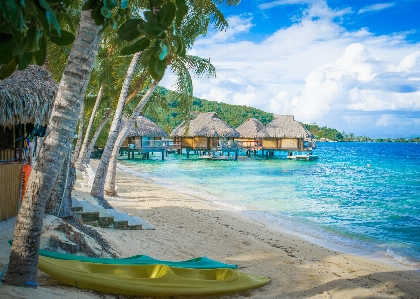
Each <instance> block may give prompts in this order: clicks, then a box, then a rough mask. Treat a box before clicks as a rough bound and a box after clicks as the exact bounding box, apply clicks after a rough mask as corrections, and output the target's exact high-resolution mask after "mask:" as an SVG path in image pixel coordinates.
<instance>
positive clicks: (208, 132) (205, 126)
mask: <svg viewBox="0 0 420 299" xmlns="http://www.w3.org/2000/svg"><path fill="white" fill-rule="evenodd" d="M171 136H173V137H181V136H182V137H239V133H238V132H237V131H236V130H235V129H234V128H232V127H231V126H229V125H228V124H227V123H226V122H224V121H223V120H221V119H220V118H219V117H218V116H217V114H216V112H206V113H200V114H199V115H198V116H197V117H196V118H195V119H193V120H191V121H190V123H189V126H187V123H186V122H183V123H182V124H180V125H179V126H178V127H177V128H176V129H175V130H173V131H172V133H171Z"/></svg>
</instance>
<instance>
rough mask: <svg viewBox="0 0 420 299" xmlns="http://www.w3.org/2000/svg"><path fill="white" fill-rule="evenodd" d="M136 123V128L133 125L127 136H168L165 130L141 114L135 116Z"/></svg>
mask: <svg viewBox="0 0 420 299" xmlns="http://www.w3.org/2000/svg"><path fill="white" fill-rule="evenodd" d="M136 125H137V126H136V128H135V127H133V128H132V129H131V130H130V132H129V133H128V134H127V136H149V137H168V133H166V132H165V130H163V129H162V128H161V127H159V126H158V125H157V124H156V123H154V122H153V121H152V120H151V119H150V118H148V117H146V116H144V115H143V114H140V115H139V116H137V118H136Z"/></svg>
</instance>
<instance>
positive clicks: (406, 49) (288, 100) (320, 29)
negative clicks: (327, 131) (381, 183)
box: [165, 1, 420, 136]
mask: <svg viewBox="0 0 420 299" xmlns="http://www.w3.org/2000/svg"><path fill="white" fill-rule="evenodd" d="M292 2H293V3H298V2H299V3H302V2H305V3H311V1H274V2H269V3H265V5H266V7H265V8H266V9H268V5H269V4H270V3H271V4H270V5H274V4H277V5H285V4H290V3H292ZM350 11H351V10H350V9H349V8H345V9H342V10H332V9H330V8H329V7H328V6H327V5H326V4H325V2H320V1H314V2H313V3H312V4H311V5H310V6H309V7H308V8H307V9H306V10H305V11H304V12H303V15H302V18H301V20H300V21H299V22H297V23H295V24H293V25H292V26H290V27H288V28H282V29H279V30H277V31H276V32H274V33H273V34H272V35H271V36H269V37H268V38H267V39H265V40H264V41H263V42H261V43H254V42H250V41H241V42H238V41H236V40H235V37H236V36H237V34H241V33H245V32H248V31H249V30H250V29H251V28H252V26H254V24H253V18H252V16H251V15H241V16H236V17H233V18H229V22H230V23H229V24H230V28H229V30H228V31H227V32H226V33H217V34H214V35H209V36H208V37H206V38H203V39H201V40H200V41H199V42H197V43H196V45H195V46H194V48H193V49H192V50H191V51H190V52H189V53H190V54H193V55H198V56H200V57H211V62H212V63H213V64H214V66H215V67H216V71H217V78H214V79H194V91H195V95H196V96H198V97H201V98H205V99H208V100H214V101H221V102H225V103H230V104H239V105H248V106H253V107H256V108H259V109H262V110H265V111H268V112H272V113H276V114H294V115H295V118H296V119H297V120H299V121H304V122H308V123H310V122H317V123H318V124H320V125H330V126H333V127H336V128H337V129H339V130H340V131H341V130H344V129H349V130H352V131H353V132H354V133H358V132H357V128H359V130H360V132H359V133H358V134H361V132H363V130H366V131H368V130H373V129H372V128H378V130H379V129H381V128H384V126H383V125H380V126H376V123H378V124H385V123H386V118H385V116H384V117H383V118H380V116H379V114H375V115H373V116H369V117H368V118H369V122H367V121H366V116H364V115H365V114H366V113H370V112H372V111H378V112H379V111H383V110H386V111H398V110H403V111H419V114H420V58H419V57H420V51H419V50H418V49H419V46H420V45H419V44H410V43H407V42H406V41H405V35H404V34H394V35H389V36H387V35H383V36H375V35H374V34H372V33H371V32H370V31H369V30H368V29H367V28H361V29H360V30H358V31H354V32H353V31H347V30H346V29H345V28H344V27H342V26H340V25H339V24H337V23H336V22H334V21H333V20H334V19H335V18H336V17H340V16H342V15H343V14H346V13H349V12H350ZM313 16H318V18H313ZM165 76H166V75H165ZM342 111H351V112H352V114H351V115H350V116H349V115H347V114H346V115H344V114H342ZM346 113H347V112H346ZM354 113H356V114H358V115H354ZM383 114H384V115H386V114H387V113H383ZM388 114H389V113H388ZM343 115H344V116H343ZM393 115H394V114H393ZM393 117H395V118H396V119H398V118H400V117H401V116H400V115H399V114H395V115H394V116H393ZM364 122H365V124H368V123H369V124H370V126H366V125H364ZM414 123H415V122H414V120H413V119H412V120H411V124H414ZM356 126H358V127H357V128H356ZM400 132H402V129H401V131H400ZM371 133H372V135H373V136H374V135H375V134H376V133H375V134H374V133H373V131H372V132H371ZM376 135H378V134H376ZM388 136H390V135H388Z"/></svg>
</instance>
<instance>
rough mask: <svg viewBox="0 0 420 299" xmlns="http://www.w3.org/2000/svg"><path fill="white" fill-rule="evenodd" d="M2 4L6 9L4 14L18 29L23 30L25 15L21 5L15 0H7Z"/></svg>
mask: <svg viewBox="0 0 420 299" xmlns="http://www.w3.org/2000/svg"><path fill="white" fill-rule="evenodd" d="M3 1H4V0H3ZM2 4H3V6H4V9H5V12H3V16H4V17H5V18H6V19H7V20H8V21H9V22H10V23H11V24H12V25H13V27H14V28H15V29H16V30H18V31H20V32H22V31H23V17H22V10H21V6H20V5H19V4H18V3H17V2H16V1H14V0H5V1H4V3H2Z"/></svg>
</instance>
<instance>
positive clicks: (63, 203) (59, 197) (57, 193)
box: [45, 149, 73, 218]
mask: <svg viewBox="0 0 420 299" xmlns="http://www.w3.org/2000/svg"><path fill="white" fill-rule="evenodd" d="M70 152H71V149H69V151H68V154H67V155H66V157H65V160H64V163H63V166H62V167H61V171H60V173H59V175H58V178H57V180H56V182H55V185H54V187H53V189H52V191H51V194H50V198H49V199H48V201H47V204H46V206H45V213H46V214H50V215H54V216H57V217H62V218H65V217H69V216H72V214H73V213H72V212H71V205H69V204H68V197H69V196H68V195H67V194H66V193H68V191H69V188H68V186H69V185H70V183H69V180H70V179H71V178H70V176H71V175H70V171H71V166H70V157H69V153H70ZM72 187H73V186H72ZM70 190H71V189H70Z"/></svg>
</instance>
